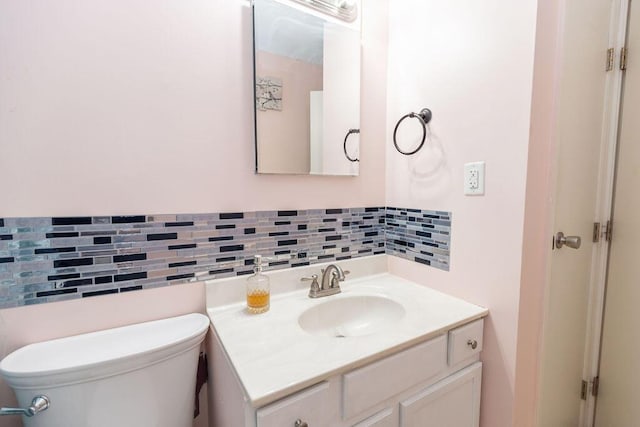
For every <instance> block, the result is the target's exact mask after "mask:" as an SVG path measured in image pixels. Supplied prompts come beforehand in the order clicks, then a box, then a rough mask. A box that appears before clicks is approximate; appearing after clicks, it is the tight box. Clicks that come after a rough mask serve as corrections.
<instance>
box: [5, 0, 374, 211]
mask: <svg viewBox="0 0 640 427" xmlns="http://www.w3.org/2000/svg"><path fill="white" fill-rule="evenodd" d="M247 5H248V2H246V1H240V0H207V1H205V0H186V1H182V2H175V1H169V0H160V1H155V2H153V3H149V2H148V1H145V0H127V1H124V0H117V1H111V2H100V1H85V2H77V1H73V0H60V1H56V2H55V3H54V2H48V1H45V0H38V1H36V2H19V1H5V2H0V51H2V61H0V75H2V76H4V77H3V78H2V79H0V93H2V97H0V144H1V146H2V147H1V149H2V156H0V180H2V181H3V182H5V183H7V184H6V185H5V186H4V187H3V193H4V194H3V200H5V201H6V203H3V204H2V205H1V206H0V216H39V215H44V216H46V215H91V214H95V215H105V214H134V213H179V212H218V211H238V210H260V209H277V208H280V209H285V208H294V209H295V208H312V207H351V206H364V205H381V204H383V203H384V177H383V176H382V175H381V174H380V173H379V171H380V170H382V169H383V168H384V162H385V160H384V148H383V142H384V134H385V132H386V128H385V117H386V116H385V113H386V109H385V102H384V100H385V93H386V92H385V89H384V88H385V82H386V61H385V58H386V41H385V33H384V31H382V32H380V31H379V28H381V27H380V26H379V25H380V24H381V22H383V20H384V15H382V18H381V17H379V16H378V15H379V14H380V12H379V9H380V8H381V7H384V2H371V3H370V4H368V5H367V7H365V8H364V9H363V14H364V16H363V31H364V33H363V37H364V44H363V70H364V71H363V76H362V79H363V90H362V105H363V108H362V123H361V128H362V134H361V135H360V140H361V155H362V165H361V169H360V176H359V177H357V178H353V177H333V178H326V177H300V176H296V177H291V176H261V175H256V174H254V164H255V161H254V148H253V130H252V129H253V113H252V111H253V84H252V79H253V78H252V71H251V69H252V53H251V50H252V42H251V30H250V28H251V16H250V10H249V8H248V6H247ZM18 40H19V43H18V42H17V41H18ZM132 75H133V76H135V77H133V78H131V76H132ZM230 184H232V186H233V188H234V189H237V191H232V192H230V191H228V188H229V185H230ZM292 195H295V197H292Z"/></svg>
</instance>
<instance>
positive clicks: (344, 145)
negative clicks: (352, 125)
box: [342, 129, 360, 162]
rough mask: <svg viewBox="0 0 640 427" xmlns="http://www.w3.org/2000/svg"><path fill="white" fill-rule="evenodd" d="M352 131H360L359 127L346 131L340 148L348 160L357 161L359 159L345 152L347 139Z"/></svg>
mask: <svg viewBox="0 0 640 427" xmlns="http://www.w3.org/2000/svg"><path fill="white" fill-rule="evenodd" d="M352 133H360V129H349V132H347V134H346V135H345V137H344V144H342V149H343V150H344V156H345V157H346V158H347V160H349V161H350V162H359V161H360V159H354V158H352V157H350V156H349V153H347V139H349V136H350V135H351V134H352Z"/></svg>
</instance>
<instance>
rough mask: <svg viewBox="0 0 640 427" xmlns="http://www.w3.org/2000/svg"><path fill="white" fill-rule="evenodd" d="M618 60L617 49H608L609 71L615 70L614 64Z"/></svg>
mask: <svg viewBox="0 0 640 427" xmlns="http://www.w3.org/2000/svg"><path fill="white" fill-rule="evenodd" d="M615 60H616V50H615V49H614V48H612V47H611V48H609V49H607V71H611V70H613V64H614V62H615Z"/></svg>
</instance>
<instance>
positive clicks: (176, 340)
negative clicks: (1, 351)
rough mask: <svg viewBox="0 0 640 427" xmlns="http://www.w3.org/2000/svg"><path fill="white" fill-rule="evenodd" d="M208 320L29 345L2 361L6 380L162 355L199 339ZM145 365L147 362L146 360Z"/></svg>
mask: <svg viewBox="0 0 640 427" xmlns="http://www.w3.org/2000/svg"><path fill="white" fill-rule="evenodd" d="M208 327H209V318H208V317H206V316H204V315H202V314H198V313H192V314H187V315H184V316H178V317H172V318H168V319H162V320H154V321H151V322H145V323H137V324H134V325H130V326H123V327H119V328H114V329H106V330H103V331H98V332H91V333H87V334H81V335H75V336H71V337H66V338H60V339H55V340H51V341H43V342H39V343H35V344H29V345H27V346H25V347H22V348H20V349H18V350H16V351H14V352H13V353H11V354H9V355H8V356H7V357H5V358H4V359H3V360H2V362H0V372H2V374H3V376H5V378H7V377H24V376H37V375H46V374H56V373H63V372H65V371H72V370H77V369H82V368H86V367H91V366H96V365H101V364H102V365H104V364H109V363H110V362H117V361H123V360H129V359H132V358H134V357H139V356H141V355H149V354H151V353H163V354H164V355H166V353H167V352H166V351H162V350H167V349H172V348H176V350H179V349H180V347H181V345H184V344H191V345H193V343H194V339H197V340H198V341H197V342H198V343H199V342H200V341H201V340H202V339H203V337H204V334H205V333H206V331H207V329H208ZM147 361H148V358H147Z"/></svg>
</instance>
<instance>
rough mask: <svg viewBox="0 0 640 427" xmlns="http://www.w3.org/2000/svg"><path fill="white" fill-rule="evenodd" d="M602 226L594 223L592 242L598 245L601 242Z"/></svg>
mask: <svg viewBox="0 0 640 427" xmlns="http://www.w3.org/2000/svg"><path fill="white" fill-rule="evenodd" d="M601 228H602V227H601V224H600V223H599V222H594V223H593V233H592V234H591V241H592V242H593V243H598V242H599V241H600V230H601Z"/></svg>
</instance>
